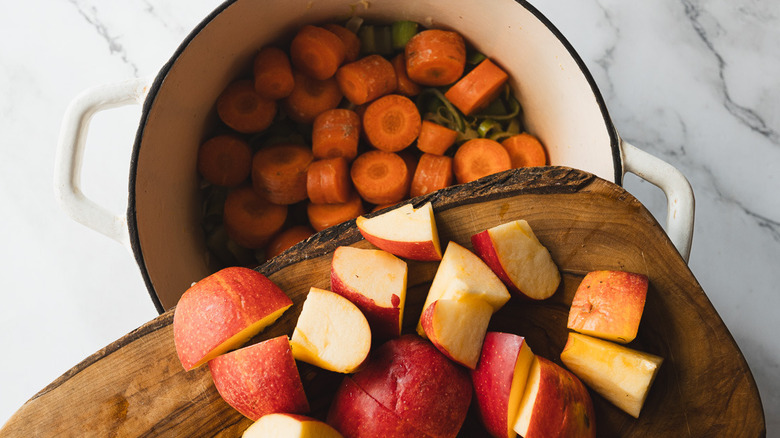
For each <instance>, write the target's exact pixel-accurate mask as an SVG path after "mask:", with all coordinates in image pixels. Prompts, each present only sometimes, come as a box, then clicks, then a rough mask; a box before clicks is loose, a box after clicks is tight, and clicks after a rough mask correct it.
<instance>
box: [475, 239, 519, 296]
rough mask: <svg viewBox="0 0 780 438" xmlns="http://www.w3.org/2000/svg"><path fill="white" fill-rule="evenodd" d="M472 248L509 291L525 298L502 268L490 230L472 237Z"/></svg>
mask: <svg viewBox="0 0 780 438" xmlns="http://www.w3.org/2000/svg"><path fill="white" fill-rule="evenodd" d="M471 247H472V248H474V252H475V253H476V254H477V255H478V256H479V258H481V259H482V261H484V262H485V264H486V265H488V266H489V267H490V269H492V270H493V272H495V274H496V277H498V278H499V279H500V280H501V282H503V283H504V285H506V288H507V290H509V291H510V292H512V293H514V294H516V295H518V294H519V295H520V296H523V297H524V296H525V295H522V294H520V290H518V289H517V287H516V286H515V285H514V283H512V280H511V279H510V278H509V275H508V274H507V273H506V271H505V270H504V267H503V266H501V260H499V258H498V253H496V247H494V246H493V241H492V240H491V239H490V233H488V230H485V231H482V232H480V233H477V234H474V235H473V236H471Z"/></svg>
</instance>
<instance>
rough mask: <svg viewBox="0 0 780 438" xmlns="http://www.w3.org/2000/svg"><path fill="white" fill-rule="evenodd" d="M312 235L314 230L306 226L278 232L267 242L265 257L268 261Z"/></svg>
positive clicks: (297, 226)
mask: <svg viewBox="0 0 780 438" xmlns="http://www.w3.org/2000/svg"><path fill="white" fill-rule="evenodd" d="M312 234H314V230H313V229H312V228H311V227H310V226H308V225H296V226H294V227H290V228H287V229H286V230H283V231H280V232H279V233H277V234H276V236H274V238H273V239H271V241H270V242H268V245H267V246H266V247H265V256H266V258H269V259H270V258H273V257H276V256H278V255H279V254H281V253H283V252H284V251H286V250H288V249H290V248H291V247H293V246H294V245H295V244H297V243H300V242H303V241H304V240H306V239H308V238H309V237H311V235H312Z"/></svg>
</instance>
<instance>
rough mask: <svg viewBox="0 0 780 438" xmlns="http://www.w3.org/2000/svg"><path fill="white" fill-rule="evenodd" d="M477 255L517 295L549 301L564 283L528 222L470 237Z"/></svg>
mask: <svg viewBox="0 0 780 438" xmlns="http://www.w3.org/2000/svg"><path fill="white" fill-rule="evenodd" d="M471 244H472V246H473V247H474V252H475V253H477V255H479V257H480V258H482V260H484V261H485V263H486V264H487V265H488V266H490V268H491V269H492V270H493V272H495V273H496V275H497V276H498V278H500V279H501V281H503V282H504V284H505V285H506V286H507V288H508V289H509V290H510V291H511V292H513V293H514V294H516V295H518V296H521V297H525V298H530V299H532V300H544V299H547V298H550V297H551V296H552V295H553V294H554V293H555V291H556V290H557V289H558V285H559V284H560V283H561V274H560V272H559V271H558V266H557V265H556V264H555V262H554V261H553V259H552V256H550V252H549V251H548V250H547V248H545V247H544V245H542V243H541V242H539V239H537V238H536V235H535V234H534V232H533V230H532V229H531V226H530V225H528V222H526V221H525V220H516V221H512V222H507V223H505V224H501V225H498V226H495V227H493V228H490V229H487V230H485V231H482V232H481V233H477V234H475V235H473V236H471Z"/></svg>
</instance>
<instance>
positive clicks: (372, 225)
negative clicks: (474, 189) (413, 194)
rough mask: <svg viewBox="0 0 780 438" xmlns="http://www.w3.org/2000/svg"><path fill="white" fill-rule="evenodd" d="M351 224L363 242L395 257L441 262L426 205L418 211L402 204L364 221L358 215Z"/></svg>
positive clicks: (437, 241) (430, 210)
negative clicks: (354, 226)
mask: <svg viewBox="0 0 780 438" xmlns="http://www.w3.org/2000/svg"><path fill="white" fill-rule="evenodd" d="M355 224H356V225H357V228H358V230H359V231H360V234H362V235H363V237H364V238H365V239H366V240H368V241H369V242H371V243H372V244H374V246H376V247H377V248H379V249H383V250H385V251H387V252H389V253H391V254H394V255H397V256H398V257H404V258H407V259H410V260H419V261H438V260H441V247H440V245H439V232H438V231H437V229H436V220H435V219H434V216H433V206H432V205H431V203H430V202H428V203H426V204H424V205H423V206H422V207H420V208H418V209H415V208H414V207H413V206H412V204H404V205H402V206H400V207H398V208H395V209H393V210H390V211H388V212H385V213H382V214H380V215H378V216H374V217H372V218H368V219H367V218H365V217H363V216H359V217H358V218H357V219H355Z"/></svg>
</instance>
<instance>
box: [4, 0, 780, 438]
mask: <svg viewBox="0 0 780 438" xmlns="http://www.w3.org/2000/svg"><path fill="white" fill-rule="evenodd" d="M219 3H220V2H219V1H218V0H140V1H133V2H106V1H98V0H30V1H16V2H5V4H4V12H3V14H0V41H3V43H2V44H0V96H1V97H0V133H1V135H0V152H1V155H0V223H1V224H2V227H0V242H2V244H0V266H2V272H3V282H2V289H0V295H1V296H2V305H0V350H2V351H3V352H4V353H3V355H2V356H3V357H2V359H3V360H2V361H0V371H1V372H0V376H2V377H0V424H2V423H3V422H5V420H7V418H9V417H10V416H11V415H12V413H13V412H14V411H15V410H16V409H18V408H19V407H20V406H21V405H22V404H23V403H24V402H25V401H26V400H27V399H28V398H30V397H31V396H33V395H34V394H35V393H36V392H37V391H39V390H40V389H42V388H43V387H44V386H46V385H47V384H48V383H49V382H50V381H52V380H54V379H55V378H56V377H58V376H59V375H60V374H62V373H63V372H65V371H66V370H68V369H69V368H71V367H72V366H74V365H75V364H77V363H78V362H79V361H81V360H82V359H84V358H85V357H87V356H88V355H90V354H92V353H93V352H95V351H97V350H98V349H100V348H101V347H103V346H105V345H106V344H108V343H110V342H112V341H114V340H115V339H117V338H119V337H120V336H122V335H124V334H125V333H127V332H129V331H130V330H132V329H134V328H136V327H138V326H139V325H141V324H143V323H144V322H146V321H147V320H149V319H152V318H153V317H155V316H156V312H155V309H154V306H153V305H152V302H151V300H150V299H149V298H148V295H147V292H146V290H145V287H144V284H143V282H142V280H141V278H140V274H139V271H138V269H137V267H136V265H135V262H134V260H133V258H132V257H131V255H130V254H129V253H128V252H127V251H126V250H125V249H124V248H122V247H121V246H120V245H119V244H117V243H115V242H113V241H111V240H109V239H107V238H105V237H103V236H102V235H99V234H98V233H96V232H94V231H92V230H90V229H87V228H86V227H84V226H82V225H79V224H77V223H75V222H73V221H72V220H70V219H69V218H68V217H66V216H65V214H64V213H63V212H62V211H61V210H60V209H59V208H58V206H57V204H56V202H55V199H54V195H53V189H52V175H53V163H54V151H55V146H56V143H57V136H58V132H59V128H60V121H61V118H62V115H63V111H64V110H65V107H66V106H67V104H68V103H69V102H70V100H71V99H73V98H74V97H75V96H76V95H77V94H78V93H79V92H80V91H82V90H84V89H86V88H89V87H91V86H94V85H99V84H103V83H109V82H115V81H118V80H122V79H126V78H131V77H137V76H147V75H154V74H156V73H157V71H158V70H159V69H160V68H161V67H162V65H163V64H164V63H165V62H166V61H167V60H168V58H169V57H170V55H171V54H172V53H173V52H174V50H175V49H176V47H177V46H178V45H179V43H180V42H181V41H182V39H183V38H184V37H185V36H186V35H187V34H188V33H189V31H190V30H191V29H192V28H194V27H195V26H196V24H197V23H198V22H199V21H200V20H201V19H203V18H204V17H205V16H206V15H207V14H208V13H209V12H211V11H212V10H213V9H214V8H215V7H216V6H217V5H218V4H219ZM533 3H534V4H535V6H536V7H537V8H538V9H540V10H541V11H542V12H543V13H544V14H546V15H547V17H548V18H549V19H550V20H551V21H552V22H553V23H554V24H555V25H556V26H557V27H558V28H559V29H560V30H561V31H562V33H563V34H564V35H565V36H566V37H567V39H568V40H569V41H570V42H571V43H572V45H573V46H574V48H575V49H576V50H577V51H578V52H579V54H580V55H581V56H582V58H583V59H584V61H585V63H586V64H587V66H588V68H589V69H590V71H591V73H592V74H593V76H594V77H595V79H596V81H597V83H598V84H599V86H600V88H601V92H602V94H603V96H604V98H605V100H606V102H607V106H608V108H609V110H610V113H611V116H612V118H613V119H614V122H615V125H616V126H617V128H618V130H619V132H620V133H621V135H622V136H623V137H624V138H626V139H627V140H628V141H629V142H631V143H633V144H635V145H636V146H638V147H640V148H642V149H644V150H645V151H647V152H650V153H651V154H653V155H656V156H658V157H660V158H662V159H664V160H666V161H668V162H670V163H671V164H673V165H674V166H675V167H677V168H678V169H680V170H681V171H682V172H683V173H684V174H685V175H686V176H687V177H688V179H689V180H690V182H691V184H692V186H693V189H694V192H695V195H696V224H695V231H694V239H693V251H692V255H691V260H690V267H691V270H692V271H693V273H694V275H695V276H696V278H697V279H698V281H699V282H700V283H701V285H702V287H703V289H704V290H705V292H706V293H707V295H708V296H709V298H710V300H711V301H712V303H713V304H714V306H715V308H716V309H717V310H718V312H719V313H720V315H721V317H722V318H723V319H724V321H725V322H726V324H727V326H728V327H729V329H730V331H731V333H732V334H733V336H734V338H735V339H736V341H737V342H738V344H739V345H740V348H741V350H742V352H743V353H744V355H745V357H746V358H747V361H748V363H749V365H750V367H751V369H752V372H753V375H754V377H755V379H756V381H757V383H758V387H759V391H760V393H761V398H762V401H763V404H764V411H765V415H766V420H767V431H768V436H778V435H780V419H779V418H780V379H779V378H778V376H779V375H780V337H778V336H777V330H778V328H779V327H778V322H777V321H778V318H777V309H778V308H779V307H780V288H778V285H780V196H779V195H778V192H779V191H780V181H779V180H778V169H780V105H779V104H780V86H779V85H780V83H779V82H778V78H780V49H778V41H780V2H777V1H775V0H746V1H737V2H735V1H731V0H709V1H701V0H681V1H673V0H658V1H653V2H626V1H621V0H576V1H575V0H565V1H557V2H547V1H545V2H542V1H537V2H533ZM139 112H140V109H139V108H138V107H129V108H123V109H120V110H114V111H111V112H108V113H101V114H99V115H98V117H96V118H95V120H94V122H93V129H92V130H91V131H90V136H89V139H88V145H87V157H86V160H85V164H84V165H85V169H84V173H83V181H84V186H85V191H86V193H87V195H89V196H91V197H93V198H95V199H97V200H98V201H100V202H102V203H104V204H106V205H108V206H109V207H111V208H112V209H114V210H115V211H117V212H123V211H124V209H125V202H126V194H127V165H128V161H129V154H130V148H131V144H132V141H133V138H134V135H135V129H136V127H137V122H138V117H139ZM625 186H626V188H628V189H629V191H631V192H632V193H633V194H634V195H635V196H637V197H638V198H639V199H640V200H641V201H642V202H643V203H645V205H646V206H647V207H648V208H649V209H650V210H651V211H652V212H653V213H654V214H656V217H659V218H664V217H665V200H664V197H663V194H662V193H661V192H660V191H659V190H658V189H656V188H655V187H653V186H651V185H650V184H648V183H646V182H643V181H641V180H639V179H638V178H636V177H632V176H630V175H629V177H628V178H627V180H626V183H625Z"/></svg>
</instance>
